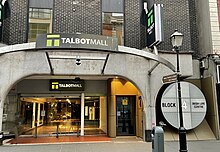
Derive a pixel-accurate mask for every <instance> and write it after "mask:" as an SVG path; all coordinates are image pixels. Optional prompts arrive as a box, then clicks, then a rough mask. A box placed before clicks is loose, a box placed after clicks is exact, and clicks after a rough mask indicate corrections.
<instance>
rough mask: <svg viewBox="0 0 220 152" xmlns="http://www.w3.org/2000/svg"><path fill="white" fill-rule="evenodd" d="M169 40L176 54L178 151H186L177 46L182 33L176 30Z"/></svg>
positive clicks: (181, 38) (180, 41)
mask: <svg viewBox="0 0 220 152" xmlns="http://www.w3.org/2000/svg"><path fill="white" fill-rule="evenodd" d="M170 40H171V43H172V46H173V49H174V51H176V54H177V58H176V59H177V70H176V72H177V91H178V100H179V121H180V127H179V144H180V152H187V143H186V129H185V128H184V126H183V111H182V101H181V86H180V67H179V47H180V46H182V42H183V34H182V33H179V32H178V31H177V30H175V32H174V33H173V34H172V35H171V36H170Z"/></svg>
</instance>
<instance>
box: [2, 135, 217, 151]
mask: <svg viewBox="0 0 220 152" xmlns="http://www.w3.org/2000/svg"><path fill="white" fill-rule="evenodd" d="M164 147H165V152H178V151H179V143H178V142H176V141H170V142H165V143H164ZM187 147H188V152H219V151H220V141H219V140H208V141H188V142H187ZM151 151H152V143H151V142H144V141H142V140H141V139H139V138H134V137H133V138H113V139H112V140H111V141H83V142H62V143H29V144H4V145H3V146H0V152H151Z"/></svg>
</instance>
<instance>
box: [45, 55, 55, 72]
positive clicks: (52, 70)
mask: <svg viewBox="0 0 220 152" xmlns="http://www.w3.org/2000/svg"><path fill="white" fill-rule="evenodd" d="M46 56H47V61H48V64H49V66H50V74H51V75H54V69H53V66H52V64H51V61H50V57H49V54H48V52H46Z"/></svg>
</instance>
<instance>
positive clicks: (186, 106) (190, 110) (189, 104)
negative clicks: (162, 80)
mask: <svg viewBox="0 0 220 152" xmlns="http://www.w3.org/2000/svg"><path fill="white" fill-rule="evenodd" d="M177 85H178V83H173V84H171V85H170V86H168V87H167V88H166V90H165V91H164V93H163V95H162V99H161V110H162V113H163V115H164V117H165V119H166V120H167V121H168V123H170V124H171V125H172V126H173V127H175V128H179V127H180V123H179V99H178V91H177ZM180 86H181V102H182V113H183V126H184V127H185V129H186V130H190V129H193V128H196V127H197V126H198V125H199V124H200V123H201V122H202V121H203V119H204V118H205V115H206V110H207V104H206V100H205V97H204V95H203V93H202V92H201V91H200V89H199V88H197V87H196V86H195V85H193V84H191V83H188V82H180Z"/></svg>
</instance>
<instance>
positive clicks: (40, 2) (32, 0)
mask: <svg viewBox="0 0 220 152" xmlns="http://www.w3.org/2000/svg"><path fill="white" fill-rule="evenodd" d="M29 7H34V8H51V9H52V8H53V0H29Z"/></svg>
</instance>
